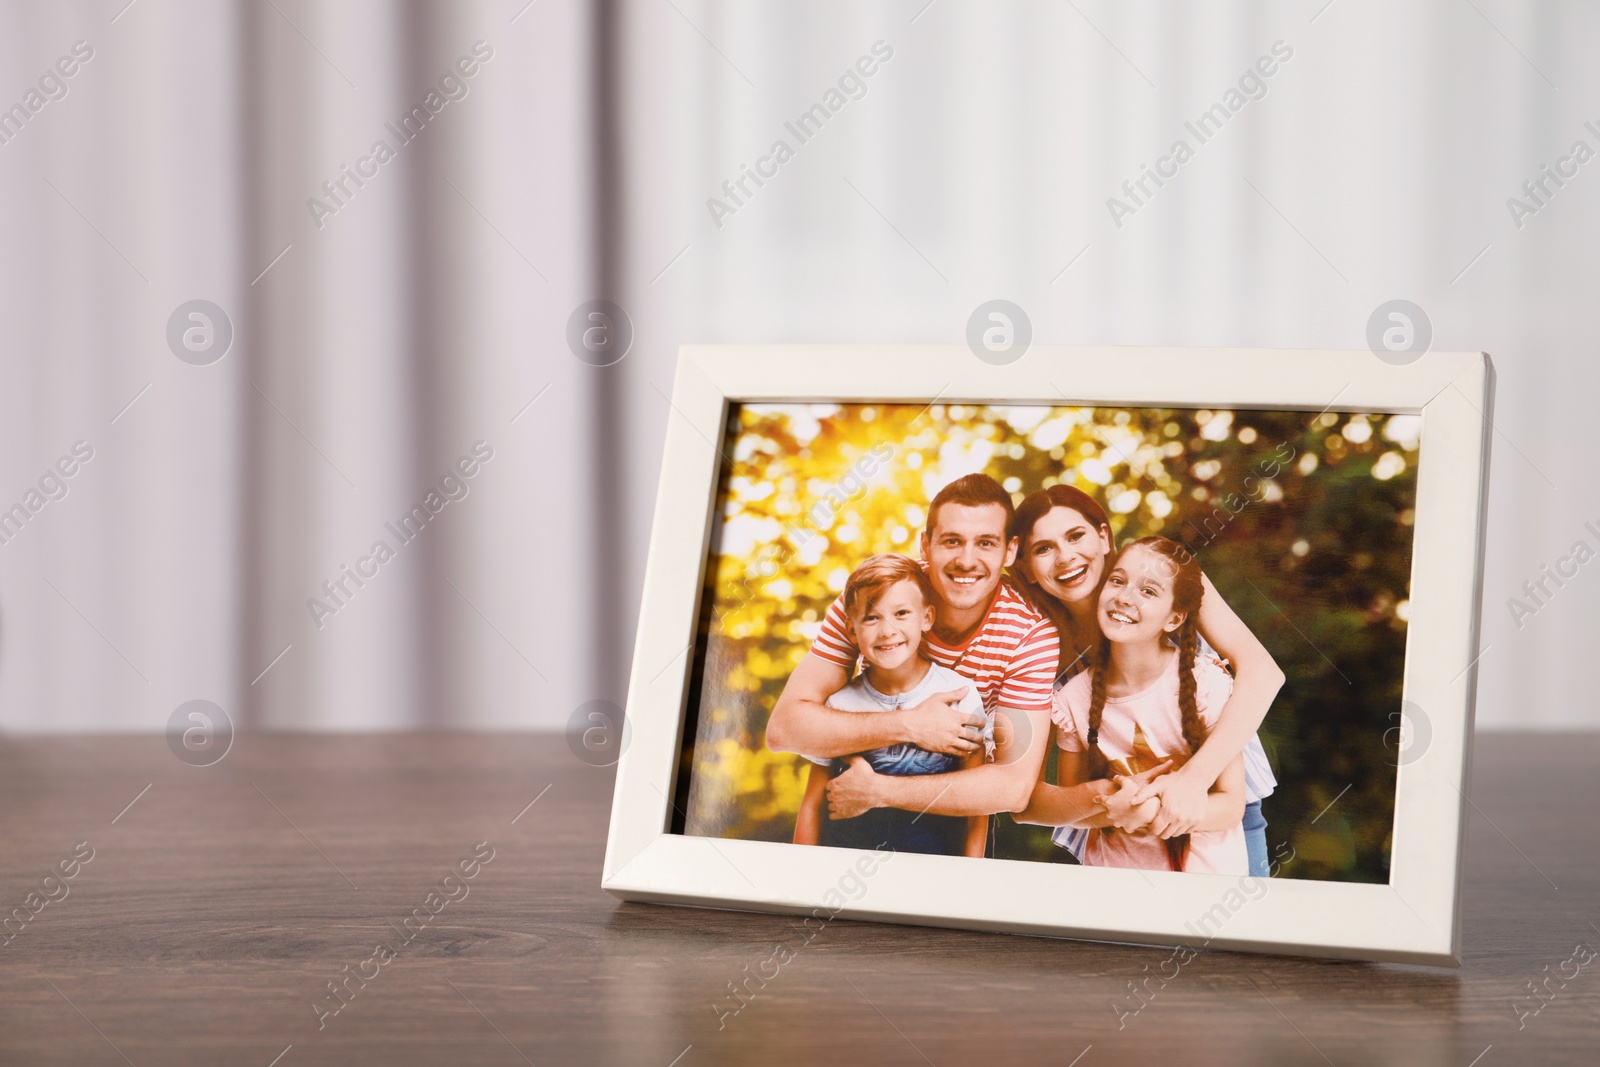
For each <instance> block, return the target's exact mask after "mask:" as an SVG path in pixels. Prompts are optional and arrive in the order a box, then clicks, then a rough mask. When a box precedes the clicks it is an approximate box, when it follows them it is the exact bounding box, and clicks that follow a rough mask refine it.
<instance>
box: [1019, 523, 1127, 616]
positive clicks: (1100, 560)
mask: <svg viewBox="0 0 1600 1067" xmlns="http://www.w3.org/2000/svg"><path fill="white" fill-rule="evenodd" d="M1110 553H1111V535H1110V533H1109V532H1108V531H1107V530H1105V528H1104V527H1095V526H1092V525H1090V523H1089V520H1088V519H1086V518H1084V517H1083V516H1082V515H1080V514H1079V513H1078V512H1077V511H1075V510H1074V509H1072V508H1064V507H1054V508H1051V509H1050V510H1049V511H1047V512H1045V513H1044V514H1043V515H1041V516H1040V517H1039V521H1038V522H1036V523H1034V524H1033V532H1032V533H1031V534H1029V536H1028V547H1027V550H1026V551H1025V552H1024V554H1023V558H1024V560H1025V561H1026V562H1025V565H1026V566H1027V568H1028V572H1029V573H1030V574H1031V575H1032V576H1033V580H1034V581H1035V582H1037V583H1038V585H1039V588H1040V589H1043V590H1044V591H1045V592H1046V593H1049V594H1050V595H1051V596H1053V597H1055V598H1056V599H1057V600H1060V601H1063V602H1065V603H1069V604H1071V603H1076V602H1079V601H1083V600H1086V599H1088V598H1089V597H1090V596H1092V595H1093V594H1094V591H1095V590H1096V589H1098V588H1099V587H1100V576H1101V574H1102V573H1103V572H1104V571H1105V565H1106V557H1107V556H1108V555H1110Z"/></svg>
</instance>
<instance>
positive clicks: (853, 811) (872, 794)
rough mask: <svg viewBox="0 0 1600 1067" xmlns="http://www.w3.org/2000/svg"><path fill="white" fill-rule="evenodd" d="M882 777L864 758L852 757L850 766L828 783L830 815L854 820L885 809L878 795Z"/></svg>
mask: <svg viewBox="0 0 1600 1067" xmlns="http://www.w3.org/2000/svg"><path fill="white" fill-rule="evenodd" d="M880 777H882V776H881V775H879V774H878V772H877V771H875V770H873V769H872V765H871V764H870V763H868V762H867V761H866V760H865V759H864V758H862V757H861V756H851V757H850V766H849V767H847V768H845V771H844V773H843V774H841V775H839V777H837V778H835V779H834V780H833V781H831V782H829V783H828V815H829V816H830V817H832V818H835V819H853V818H855V817H856V816H857V815H860V814H861V813H862V812H864V811H871V810H872V809H873V808H881V807H883V802H882V801H881V800H880V799H879V798H878V795H877V794H878V789H877V785H878V782H877V780H878V779H879V778H880Z"/></svg>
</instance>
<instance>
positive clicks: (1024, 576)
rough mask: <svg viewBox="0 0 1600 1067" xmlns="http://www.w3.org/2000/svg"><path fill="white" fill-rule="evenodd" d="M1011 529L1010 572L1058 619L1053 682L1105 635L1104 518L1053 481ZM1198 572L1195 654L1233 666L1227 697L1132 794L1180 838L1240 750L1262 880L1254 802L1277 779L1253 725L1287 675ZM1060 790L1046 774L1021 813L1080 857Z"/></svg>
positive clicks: (1067, 675)
mask: <svg viewBox="0 0 1600 1067" xmlns="http://www.w3.org/2000/svg"><path fill="white" fill-rule="evenodd" d="M1012 532H1013V534H1014V535H1015V536H1016V537H1017V538H1018V539H1019V549H1018V552H1017V561H1016V564H1015V566H1014V567H1013V568H1012V578H1013V580H1014V581H1015V582H1016V584H1017V587H1018V588H1019V589H1021V590H1022V591H1023V593H1024V594H1026V595H1027V597H1028V599H1029V600H1030V601H1031V602H1032V603H1033V604H1034V605H1035V606H1036V607H1037V608H1038V609H1039V610H1040V611H1042V612H1044V613H1045V614H1046V615H1047V616H1048V617H1049V618H1050V619H1051V620H1052V621H1053V622H1054V623H1055V624H1056V629H1057V630H1058V631H1059V632H1060V635H1061V660H1060V677H1059V678H1058V681H1057V685H1058V687H1059V686H1061V685H1064V684H1066V683H1067V682H1068V681H1070V679H1071V678H1073V677H1074V676H1076V675H1077V674H1079V673H1081V672H1082V671H1083V670H1084V669H1085V668H1086V667H1087V665H1088V663H1089V660H1090V657H1091V654H1092V653H1093V651H1094V650H1095V649H1096V648H1098V647H1099V645H1100V641H1101V638H1102V636H1103V635H1102V633H1101V626H1100V622H1099V618H1098V611H1097V606H1098V600H1099V595H1100V592H1101V588H1102V585H1103V583H1104V581H1105V577H1106V575H1107V574H1108V573H1109V572H1110V570H1111V565H1112V563H1113V562H1114V560H1115V559H1116V554H1115V552H1114V551H1113V550H1112V540H1111V527H1110V523H1109V521H1108V520H1107V518H1106V513H1105V510H1104V509H1103V508H1101V506H1100V505H1099V503H1098V502H1096V501H1095V499H1094V498H1093V497H1091V496H1089V495H1088V494H1087V493H1084V492H1082V491H1081V490H1079V489H1076V488H1074V487H1072V486H1067V485H1055V486H1051V487H1050V488H1048V489H1043V490H1040V491H1039V492H1036V493H1033V494H1032V495H1030V496H1029V497H1028V498H1027V499H1025V500H1024V501H1023V502H1022V504H1021V505H1020V506H1019V507H1018V508H1017V513H1016V521H1015V522H1014V523H1013V525H1012ZM1200 580H1201V587H1202V591H1203V596H1202V598H1201V606H1200V608H1199V609H1198V611H1197V612H1195V613H1194V616H1195V617H1194V621H1195V623H1196V625H1197V627H1198V630H1199V636H1200V648H1199V652H1198V655H1200V656H1203V657H1206V658H1209V659H1213V660H1214V659H1217V658H1221V659H1222V661H1223V662H1224V663H1228V664H1231V666H1232V668H1233V672H1234V678H1233V689H1232V695H1231V696H1230V697H1229V698H1228V699H1227V702H1226V704H1225V705H1224V707H1223V708H1222V710H1221V716H1220V719H1219V720H1218V721H1217V722H1216V723H1215V728H1214V729H1212V730H1210V731H1209V735H1208V736H1207V737H1206V740H1205V743H1204V744H1203V745H1202V746H1201V747H1200V749H1199V751H1198V752H1196V753H1193V754H1192V757H1191V758H1190V759H1189V760H1188V761H1186V762H1184V763H1182V764H1181V765H1179V766H1176V767H1175V769H1173V770H1172V771H1171V773H1165V774H1161V775H1160V776H1159V777H1153V780H1149V779H1151V778H1152V776H1150V775H1149V774H1148V773H1146V774H1145V775H1144V779H1142V780H1141V788H1140V791H1139V793H1138V794H1137V795H1138V798H1139V800H1140V802H1141V803H1143V802H1144V801H1146V800H1149V799H1152V798H1159V799H1160V802H1161V803H1160V808H1159V811H1158V812H1157V814H1156V817H1155V820H1154V822H1153V823H1152V824H1151V826H1152V830H1153V831H1154V832H1155V833H1157V834H1160V835H1162V836H1177V835H1179V834H1182V833H1185V832H1188V831H1191V830H1193V829H1195V827H1196V826H1197V825H1198V822H1199V820H1200V818H1201V817H1202V816H1203V815H1204V814H1205V811H1206V809H1207V807H1208V806H1209V799H1208V798H1209V794H1210V790H1211V786H1212V785H1213V784H1214V783H1215V782H1216V780H1217V778H1218V777H1219V776H1220V775H1221V773H1222V771H1223V769H1224V768H1225V767H1226V766H1227V765H1228V764H1229V763H1230V762H1231V761H1232V760H1233V758H1234V757H1236V756H1239V755H1240V754H1241V753H1242V754H1243V756H1244V766H1245V791H1246V800H1247V803H1246V807H1245V813H1244V818H1243V820H1242V821H1243V825H1244V830H1245V840H1246V844H1247V847H1248V851H1249V856H1250V873H1251V874H1252V875H1255V876H1257V877H1262V878H1264V877H1267V875H1268V867H1269V863H1268V853H1267V838H1266V825H1267V824H1266V820H1265V819H1264V818H1263V817H1262V815H1261V800H1262V799H1263V798H1264V797H1266V796H1269V795H1270V794H1271V793H1272V791H1273V789H1275V788H1276V787H1277V779H1276V778H1275V777H1274V776H1273V773H1272V767H1271V764H1269V763H1268V761H1267V756H1266V752H1265V750H1263V748H1262V747H1261V741H1260V739H1259V738H1258V737H1257V736H1256V730H1257V729H1258V728H1259V727H1260V725H1261V722H1262V720H1263V719H1264V718H1265V717H1266V714H1267V710H1268V709H1269V708H1270V707H1271V705H1272V701H1273V699H1274V698H1275V697H1276V696H1277V695H1278V690H1279V688H1280V687H1281V686H1282V685H1283V681H1284V676H1283V672H1282V671H1281V670H1280V669H1279V668H1278V665H1277V663H1276V662H1274V661H1273V658H1272V655H1271V653H1269V652H1268V651H1267V649H1266V647H1265V646H1264V645H1262V644H1261V642H1260V640H1259V639H1257V638H1256V636H1255V634H1254V633H1252V632H1251V630H1250V628H1249V627H1248V626H1246V625H1245V623H1244V621H1243V620H1242V619H1240V618H1239V616H1238V615H1237V614H1235V613H1234V611H1233V609H1232V608H1230V607H1229V606H1228V604H1227V602H1226V601H1225V600H1223V598H1222V596H1221V594H1219V593H1218V592H1217V590H1216V588H1215V587H1214V586H1213V585H1212V584H1211V581H1210V579H1208V578H1206V577H1205V575H1204V574H1203V573H1202V574H1201V575H1200ZM1212 649H1215V653H1213V652H1212ZM1057 789H1058V787H1056V786H1052V785H1049V784H1048V783H1045V782H1043V781H1041V782H1040V783H1039V784H1038V786H1037V787H1036V788H1035V792H1034V797H1033V800H1032V801H1031V802H1030V805H1029V808H1028V811H1029V812H1030V813H1031V814H1032V816H1033V817H1031V818H1030V819H1029V820H1028V821H1032V822H1039V823H1043V824H1045V825H1054V826H1060V827H1061V829H1060V830H1059V831H1058V832H1057V833H1056V834H1055V840H1056V843H1057V844H1059V845H1061V846H1062V847H1063V848H1066V849H1068V850H1069V851H1071V852H1072V853H1073V855H1074V856H1076V857H1077V858H1078V859H1079V860H1080V861H1082V860H1083V852H1084V847H1085V845H1086V843H1087V840H1088V833H1087V831H1086V830H1084V829H1082V828H1078V827H1074V826H1071V825H1069V822H1070V820H1069V819H1068V818H1067V814H1068V813H1069V809H1068V808H1067V807H1063V806H1061V805H1060V804H1059V803H1058V800H1059V798H1058V797H1057V795H1056V790H1057ZM1052 812H1057V813H1060V814H1061V816H1062V817H1061V818H1060V819H1059V821H1058V820H1055V819H1052V818H1051V817H1050V816H1051V813H1052ZM1019 818H1020V817H1019Z"/></svg>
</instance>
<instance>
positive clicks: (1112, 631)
mask: <svg viewBox="0 0 1600 1067" xmlns="http://www.w3.org/2000/svg"><path fill="white" fill-rule="evenodd" d="M1176 573H1177V572H1176V569H1175V568H1174V567H1173V565H1172V561H1171V560H1169V559H1167V558H1166V557H1165V556H1163V555H1161V554H1160V553H1159V552H1155V551H1153V550H1151V549H1150V548H1149V547H1147V546H1145V545H1133V546H1131V547H1129V548H1126V549H1124V550H1123V552H1122V555H1120V556H1118V557H1117V563H1116V566H1114V567H1112V568H1111V573H1110V574H1108V575H1106V584H1105V587H1104V588H1103V589H1101V590H1100V630H1101V632H1102V633H1104V634H1105V635H1106V638H1107V639H1108V640H1111V641H1118V642H1133V641H1150V640H1153V639H1155V638H1156V637H1158V636H1159V635H1161V634H1163V633H1170V632H1171V631H1173V630H1176V629H1177V628H1178V627H1179V626H1181V625H1183V619H1184V616H1183V615H1182V614H1181V613H1179V612H1175V611H1173V610H1172V601H1173V579H1174V578H1175V577H1176Z"/></svg>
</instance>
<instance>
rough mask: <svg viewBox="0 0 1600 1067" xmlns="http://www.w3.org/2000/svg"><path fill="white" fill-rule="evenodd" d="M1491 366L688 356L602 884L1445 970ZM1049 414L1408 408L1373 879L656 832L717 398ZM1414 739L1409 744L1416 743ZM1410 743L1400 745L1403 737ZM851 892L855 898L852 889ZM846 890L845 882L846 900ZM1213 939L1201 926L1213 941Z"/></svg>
mask: <svg viewBox="0 0 1600 1067" xmlns="http://www.w3.org/2000/svg"><path fill="white" fill-rule="evenodd" d="M1493 396H1494V370H1493V365H1492V363H1491V361H1490V359H1489V357H1488V355H1487V354H1484V353H1468V352H1427V353H1425V354H1423V355H1421V356H1420V358H1412V359H1411V361H1409V362H1397V361H1395V360H1393V359H1385V358H1379V356H1377V355H1375V354H1374V353H1373V352H1369V351H1364V350H1363V351H1342V350H1261V349H1193V348H1122V347H1065V346H1048V345H1034V346H1032V347H1031V348H1028V349H1027V351H1026V354H1025V355H1024V356H1023V357H1022V358H1020V359H1017V360H1016V361H1015V362H1012V363H1009V364H1004V365H996V364H995V363H993V362H990V361H986V360H982V359H979V358H976V357H975V355H974V352H973V350H971V349H969V348H968V347H966V346H961V345H835V344H789V345H689V346H684V347H683V348H682V349H680V352H679V357H678V364H677V371H676V377H675V380H674V383H673V388H672V395H671V399H670V405H671V409H670V414H669V418H668V425H667V431H666V441H665V447H664V449H663V458H662V474H661V480H660V489H659V492H658V496H657V502H656V510H655V517H654V523H653V526H652V532H651V539H650V548H649V554H648V559H647V564H646V570H645V580H644V589H643V596H642V599H641V603H640V614H639V629H638V636H637V641H636V643H635V648H634V655H633V664H632V672H631V680H630V685H629V693H628V699H627V708H626V713H625V721H626V724H627V732H626V733H625V734H624V744H623V749H622V752H621V755H620V758H619V759H618V762H617V768H616V786H615V795H614V801H613V805H612V811H611V820H610V827H609V833H608V838H607V846H606V855H605V862H604V868H603V875H602V882H601V884H602V888H603V889H604V890H605V891H606V892H608V893H610V894H612V895H613V896H616V897H618V898H620V899H622V900H628V901H644V902H655V903H671V904H688V905H700V906H705V907H714V908H731V909H738V910H749V911H761V912H772V913H779V914H789V915H805V916H813V917H816V918H819V919H824V920H826V919H831V918H835V917H842V918H848V919H856V920H867V921H877V922H891V923H907V924H918V925H928V926H941V927H953V928H962V929H970V930H980V931H995V932H1005V933H1013V934H1031V935H1044V936H1053V937H1065V938H1075V939H1087V940H1095V941H1112V942H1127V943H1137V944H1154V945H1171V946H1177V947H1182V946H1194V945H1195V944H1196V943H1197V942H1196V921H1197V919H1200V918H1202V917H1204V916H1207V915H1211V916H1213V917H1215V916H1216V915H1217V914H1218V911H1217V909H1218V908H1221V909H1222V913H1223V915H1224V917H1225V918H1226V922H1225V923H1221V924H1206V923H1203V922H1202V923H1201V928H1202V929H1206V930H1207V931H1208V932H1209V936H1207V937H1206V938H1205V940H1204V947H1212V948H1224V949H1233V950H1244V951H1252V952H1264V953H1275V954H1289V955H1305V956H1319V957H1332V958H1350V959H1363V960H1374V961H1387V962H1401V963H1416V964H1429V965H1439V966H1457V965H1459V958H1460V943H1461V929H1460V910H1459V899H1460V882H1461V869H1462V843H1463V820H1464V816H1465V811H1466V806H1467V799H1466V791H1467V772H1468V768H1469V766H1470V760H1471V750H1472V730H1473V706H1474V698H1475V692H1476V684H1477V657H1478V656H1479V654H1480V653H1479V648H1478V642H1479V612H1480V601H1481V586H1482V574H1483V545H1484V531H1485V502H1486V497H1487V479H1488V471H1489V457H1490V445H1491V434H1492V421H1491V419H1492V404H1493ZM778 402H812V403H833V402H839V403H842V402H855V403H866V402H883V403H887V402H897V403H917V404H924V403H926V404H929V405H930V406H931V405H933V404H958V403H970V404H1017V405H1023V404H1050V405H1060V404H1065V403H1070V404H1078V405H1085V406H1094V405H1101V406H1118V405H1121V406H1129V407H1152V408H1186V409H1187V408H1206V407H1218V408H1221V407H1226V408H1229V409H1232V410H1248V409H1262V410H1269V411H1303V412H1306V413H1307V414H1308V415H1315V414H1316V413H1318V412H1326V411H1328V410H1329V409H1331V408H1334V407H1335V405H1337V407H1338V410H1339V411H1353V412H1373V413H1384V414H1414V415H1420V416H1421V418H1422V426H1423V433H1422V438H1421V442H1422V443H1421V451H1420V459H1419V460H1418V465H1417V471H1416V503H1415V523H1414V547H1413V552H1412V557H1411V580H1410V594H1409V595H1410V608H1409V619H1408V625H1409V630H1408V635H1407V641H1406V647H1405V656H1404V681H1403V684H1404V695H1405V708H1406V715H1405V720H1404V721H1403V722H1402V723H1401V725H1400V726H1399V727H1397V729H1398V730H1399V731H1400V734H1401V738H1402V741H1401V747H1402V749H1404V750H1405V757H1404V758H1402V759H1400V760H1399V766H1398V771H1397V780H1396V785H1395V811H1394V823H1393V834H1392V862H1391V865H1390V868H1389V881H1388V884H1350V883H1343V882H1319V881H1309V880H1285V879H1271V880H1270V883H1269V886H1268V888H1267V890H1266V891H1265V892H1263V893H1261V894H1260V895H1259V896H1253V895H1252V896H1251V897H1250V898H1249V899H1248V900H1247V901H1246V902H1245V904H1244V905H1242V906H1236V902H1237V901H1238V900H1239V899H1240V894H1239V887H1238V886H1237V885H1236V884H1235V883H1236V882H1237V880H1236V879H1233V878H1230V877H1228V876H1223V875H1211V874H1190V873H1184V874H1181V875H1180V874H1169V873H1159V874H1157V875H1154V876H1148V875H1146V874H1145V873H1144V872H1141V871H1135V870H1125V869H1117V868H1111V867H1098V868H1090V867H1063V866H1057V865H1053V864H1041V863H1023V862H1015V861H1010V860H992V859H991V860H981V861H978V860H972V859H968V858H965V857H958V856H934V855H914V854H899V855H894V856H893V857H892V859H890V858H888V857H886V856H882V855H879V856H876V857H874V855H873V854H872V853H867V852H862V851H857V850H852V849H837V848H828V847H801V846H796V845H792V844H787V843H781V842H775V841H758V840H733V839H726V838H711V837H695V836H686V835H683V834H678V833H673V832H671V827H672V825H673V816H674V812H673V808H674V801H673V797H674V796H675V794H676V791H677V783H678V776H679V775H680V774H681V773H685V772H683V771H682V770H681V768H680V754H681V752H682V746H683V740H684V738H683V731H684V723H685V718H686V714H687V712H688V703H687V701H688V689H689V684H690V679H691V673H692V665H693V659H694V655H695V643H696V635H697V630H698V627H699V626H700V619H701V618H702V609H703V606H704V605H703V604H702V603H701V601H702V594H703V589H704V586H705V568H706V566H707V560H708V552H709V549H710V545H711V538H712V533H713V528H714V522H715V519H716V507H717V498H718V488H719V477H720V471H721V470H722V467H723V463H724V457H723V442H724V429H725V425H726V421H727V416H728V412H729V406H730V405H731V404H745V403H778ZM1424 735H1425V740H1424V739H1423V737H1424ZM1407 746H1415V747H1407ZM857 885H862V886H864V889H863V891H861V892H859V893H858V892H855V891H854V890H855V887H856V886H857ZM845 888H848V890H849V891H848V892H847V891H844V890H845ZM1213 927H1214V929H1213Z"/></svg>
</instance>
